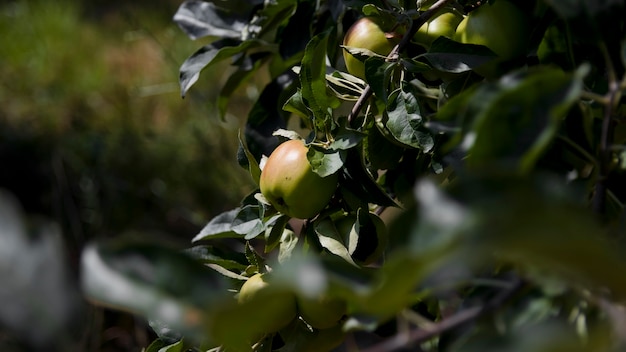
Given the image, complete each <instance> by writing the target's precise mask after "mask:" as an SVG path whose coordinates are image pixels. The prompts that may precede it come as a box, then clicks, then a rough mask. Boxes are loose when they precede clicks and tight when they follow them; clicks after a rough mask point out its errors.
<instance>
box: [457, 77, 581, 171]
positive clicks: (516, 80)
mask: <svg viewBox="0 0 626 352" xmlns="http://www.w3.org/2000/svg"><path fill="white" fill-rule="evenodd" d="M585 73H586V70H585V69H581V70H579V71H578V72H577V73H575V74H567V73H564V72H562V71H561V70H555V69H544V70H537V71H531V72H530V73H529V74H528V75H522V76H521V77H515V76H505V77H504V78H502V79H501V80H500V81H499V83H497V88H496V89H497V93H495V94H493V91H492V90H491V89H490V88H486V90H479V91H477V94H476V95H475V96H474V98H473V99H474V100H482V102H481V103H480V104H481V105H482V106H481V107H480V111H479V112H478V114H477V115H476V116H475V118H474V121H473V123H472V126H471V132H469V133H468V134H467V135H466V136H465V141H464V142H463V144H464V146H466V147H467V148H468V149H469V153H470V156H469V159H468V162H470V163H476V164H482V163H484V162H487V161H488V162H492V161H495V160H498V159H499V160H501V162H506V163H510V162H511V161H516V162H518V164H517V165H510V166H513V167H516V168H519V170H521V171H528V170H530V169H531V168H532V167H533V166H534V164H535V162H536V161H537V159H538V158H539V157H540V156H541V155H542V153H543V152H544V150H545V148H547V147H548V146H549V145H550V143H551V141H552V138H553V137H554V136H555V134H556V132H557V130H558V127H559V126H560V124H561V121H562V120H563V118H564V117H565V115H566V113H567V112H568V111H569V109H570V108H571V106H572V105H573V104H574V103H575V102H576V101H577V100H578V98H579V96H580V92H581V91H582V88H583V77H584V75H585ZM483 92H485V94H482V93H483ZM483 95H484V97H483ZM484 98H487V99H484ZM489 98H491V99H489ZM471 104H475V103H471Z"/></svg>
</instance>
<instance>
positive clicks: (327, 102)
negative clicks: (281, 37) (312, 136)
mask: <svg viewBox="0 0 626 352" xmlns="http://www.w3.org/2000/svg"><path fill="white" fill-rule="evenodd" d="M329 34H330V32H329V31H326V32H322V33H320V34H318V35H316V36H315V37H313V38H312V39H311V40H310V41H309V43H308V44H307V46H306V49H305V51H304V57H303V58H302V66H301V67H300V75H299V76H300V83H301V85H302V87H301V92H302V99H303V100H304V101H305V102H306V104H307V106H308V107H309V109H310V110H311V112H312V113H313V117H314V119H315V126H317V128H318V129H321V130H322V131H325V129H326V125H327V124H328V122H329V121H330V119H331V109H332V106H335V105H337V103H336V99H335V98H333V97H329V96H328V94H327V89H326V46H327V44H328V36H329Z"/></svg>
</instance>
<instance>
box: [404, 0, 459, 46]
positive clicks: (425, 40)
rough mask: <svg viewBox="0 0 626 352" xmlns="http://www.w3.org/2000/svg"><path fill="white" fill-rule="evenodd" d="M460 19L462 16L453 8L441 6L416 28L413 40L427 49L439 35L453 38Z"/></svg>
mask: <svg viewBox="0 0 626 352" xmlns="http://www.w3.org/2000/svg"><path fill="white" fill-rule="evenodd" d="M462 20H463V16H462V15H461V14H460V13H458V12H457V11H455V10H454V9H449V8H443V9H441V10H439V11H438V12H437V13H436V14H435V15H434V16H433V17H432V18H431V19H430V20H429V21H428V22H426V23H424V24H423V25H422V26H421V27H420V28H419V29H418V31H417V32H416V33H415V35H414V36H413V41H414V42H416V43H417V44H420V45H422V46H423V47H425V48H426V49H428V48H430V46H431V44H432V43H433V42H434V41H435V39H437V38H439V37H441V36H443V37H448V38H453V37H454V34H455V33H456V27H457V26H458V25H459V23H460V22H461V21H462Z"/></svg>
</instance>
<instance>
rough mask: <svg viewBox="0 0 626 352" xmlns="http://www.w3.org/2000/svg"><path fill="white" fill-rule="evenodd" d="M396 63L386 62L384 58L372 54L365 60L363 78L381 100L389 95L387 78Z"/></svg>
mask: <svg viewBox="0 0 626 352" xmlns="http://www.w3.org/2000/svg"><path fill="white" fill-rule="evenodd" d="M396 66H397V64H396V63H392V62H387V61H386V60H385V58H383V57H378V56H373V57H369V58H367V60H365V80H366V81H367V82H368V83H369V85H370V87H371V88H372V91H373V92H374V94H375V95H376V96H377V97H378V98H379V99H381V100H382V101H385V102H386V101H387V96H388V95H389V80H390V79H391V76H392V75H393V71H394V68H395V67H396Z"/></svg>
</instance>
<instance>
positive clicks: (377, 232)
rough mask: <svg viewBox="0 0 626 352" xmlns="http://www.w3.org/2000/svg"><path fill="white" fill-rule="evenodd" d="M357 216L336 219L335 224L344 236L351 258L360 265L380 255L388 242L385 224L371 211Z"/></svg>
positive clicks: (374, 260)
mask: <svg viewBox="0 0 626 352" xmlns="http://www.w3.org/2000/svg"><path fill="white" fill-rule="evenodd" d="M364 215H365V216H363V215H361V216H359V217H357V216H356V215H355V214H350V215H347V216H345V217H343V218H340V219H338V220H337V221H336V222H335V226H336V228H337V231H339V234H340V235H341V236H342V237H343V238H344V241H345V243H346V244H347V247H348V252H349V253H350V256H351V257H352V259H353V260H354V261H355V262H356V263H357V264H360V265H369V264H372V263H374V262H376V261H377V260H378V259H380V257H381V256H382V254H383V252H384V251H385V248H386V247H387V242H388V236H389V235H388V232H387V226H386V225H385V223H384V222H383V221H382V220H381V219H380V217H379V216H378V215H376V214H373V213H367V214H364Z"/></svg>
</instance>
